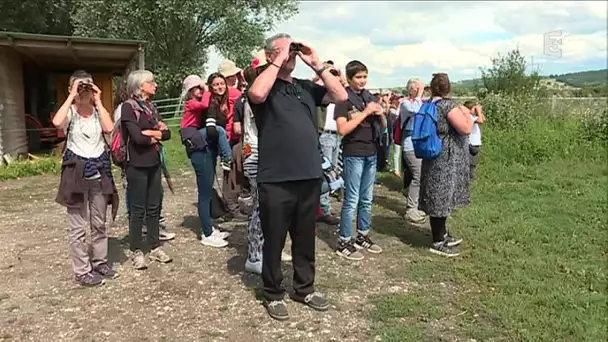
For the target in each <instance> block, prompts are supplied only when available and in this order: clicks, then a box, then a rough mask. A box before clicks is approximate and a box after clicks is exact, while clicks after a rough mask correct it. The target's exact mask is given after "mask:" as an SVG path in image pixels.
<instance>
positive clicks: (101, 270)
mask: <svg viewBox="0 0 608 342" xmlns="http://www.w3.org/2000/svg"><path fill="white" fill-rule="evenodd" d="M93 272H95V273H97V274H99V275H100V276H102V277H104V278H106V279H116V278H118V272H116V271H114V270H113V269H112V267H110V266H108V265H107V264H101V265H99V266H97V267H95V269H94V270H93Z"/></svg>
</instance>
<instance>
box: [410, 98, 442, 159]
mask: <svg viewBox="0 0 608 342" xmlns="http://www.w3.org/2000/svg"><path fill="white" fill-rule="evenodd" d="M438 120H439V118H438V116H437V104H436V103H435V102H432V101H430V100H429V101H427V102H425V103H424V104H423V105H422V107H420V110H418V113H416V115H414V127H413V129H412V144H413V145H414V154H415V155H416V158H420V159H435V158H437V157H438V156H439V154H441V145H442V142H441V138H440V137H439V131H438V130H437V121H438Z"/></svg>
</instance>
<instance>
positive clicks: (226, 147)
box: [198, 126, 232, 160]
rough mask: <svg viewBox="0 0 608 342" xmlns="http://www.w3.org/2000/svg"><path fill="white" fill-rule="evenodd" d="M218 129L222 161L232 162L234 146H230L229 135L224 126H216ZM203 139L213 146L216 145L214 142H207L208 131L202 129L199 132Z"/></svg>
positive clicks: (218, 142)
mask: <svg viewBox="0 0 608 342" xmlns="http://www.w3.org/2000/svg"><path fill="white" fill-rule="evenodd" d="M215 129H217V145H218V147H219V149H220V157H221V158H222V160H232V146H230V142H229V141H228V133H226V129H225V128H224V127H222V126H215ZM198 131H199V133H200V134H201V137H203V140H204V141H207V142H208V143H210V144H211V145H213V144H215V142H214V141H211V142H209V141H208V140H207V129H206V128H201V129H199V130H198Z"/></svg>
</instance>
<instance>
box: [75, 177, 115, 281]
mask: <svg viewBox="0 0 608 342" xmlns="http://www.w3.org/2000/svg"><path fill="white" fill-rule="evenodd" d="M86 182H87V188H88V190H87V191H86V193H85V194H84V203H83V205H82V207H81V208H80V209H72V208H68V226H69V229H70V231H69V234H68V239H69V243H70V251H71V254H72V269H73V270H74V274H75V275H76V276H80V275H83V274H87V273H89V272H91V270H92V268H95V267H97V266H99V265H102V264H106V263H107V262H108V235H107V232H106V210H107V208H108V203H107V200H106V198H105V196H103V195H102V194H101V182H100V180H99V179H95V180H87V181H86ZM88 228H90V229H91V249H92V252H93V257H92V260H89V248H88V246H87V243H86V230H87V229H88Z"/></svg>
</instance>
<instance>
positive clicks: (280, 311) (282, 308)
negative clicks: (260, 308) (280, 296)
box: [264, 300, 289, 321]
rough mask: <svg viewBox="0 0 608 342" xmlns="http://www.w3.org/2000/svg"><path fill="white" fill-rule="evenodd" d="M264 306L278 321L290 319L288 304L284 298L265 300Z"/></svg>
mask: <svg viewBox="0 0 608 342" xmlns="http://www.w3.org/2000/svg"><path fill="white" fill-rule="evenodd" d="M264 306H265V307H266V311H267V312H268V315H269V316H270V317H272V318H274V319H276V320H277V321H286V320H288V319H289V312H288V311H287V305H286V304H285V301H283V300H272V301H265V302H264Z"/></svg>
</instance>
